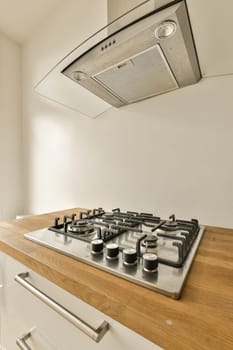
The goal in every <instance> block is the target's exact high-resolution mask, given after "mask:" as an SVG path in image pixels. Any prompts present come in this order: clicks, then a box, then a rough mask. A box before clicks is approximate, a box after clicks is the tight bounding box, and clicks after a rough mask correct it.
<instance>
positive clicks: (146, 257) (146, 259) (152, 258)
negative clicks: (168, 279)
mask: <svg viewBox="0 0 233 350" xmlns="http://www.w3.org/2000/svg"><path fill="white" fill-rule="evenodd" d="M157 269H158V256H157V254H150V253H145V254H143V270H144V271H146V272H156V271H157Z"/></svg>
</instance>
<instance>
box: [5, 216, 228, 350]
mask: <svg viewBox="0 0 233 350" xmlns="http://www.w3.org/2000/svg"><path fill="white" fill-rule="evenodd" d="M80 210H81V209H70V210H65V211H62V212H56V213H49V214H45V215H37V216H31V217H27V218H23V219H19V220H13V221H11V222H2V223H0V250H2V251H3V252H5V253H6V254H8V255H10V256H12V257H13V258H15V259H17V260H18V261H20V262H21V263H23V264H24V265H26V266H28V267H29V268H31V269H33V270H34V271H36V272H37V273H39V274H41V275H42V276H44V277H46V278H48V279H49V280H51V281H52V282H54V283H56V284H57V285H58V286H60V287H62V288H64V289H65V290H67V291H68V292H70V293H72V294H73V295H75V296H77V297H78V298H80V299H82V300H83V301H85V302H87V303H88V304H90V305H92V306H94V307H95V308H97V309H98V310H100V311H102V312H104V313H105V314H107V315H109V316H110V317H112V318H113V319H115V320H117V321H119V322H121V323H122V324H124V325H125V326H127V327H129V328H131V329H132V330H134V331H136V332H137V333H139V334H141V335H142V336H144V337H145V338H147V339H149V340H151V341H152V342H154V343H156V344H158V345H160V346H161V347H163V348H164V349H168V350H176V349H177V350H187V349H192V350H202V349H203V350H204V349H205V350H209V349H211V350H218V349H221V350H228V349H229V350H230V349H231V350H232V349H233V230H230V229H224V228H216V227H209V226H207V227H206V230H205V233H204V237H203V239H202V241H201V244H200V246H199V249H198V252H197V255H196V257H195V260H194V262H193V265H192V268H191V271H190V273H189V275H188V278H187V280H186V283H185V286H184V290H183V293H182V295H181V299H180V300H173V299H171V298H169V297H166V296H163V295H161V294H159V293H156V292H154V291H151V290H148V289H146V288H144V287H141V286H138V285H135V284H133V283H131V282H128V281H126V280H124V279H121V278H119V277H115V276H112V275H110V274H108V273H106V272H103V271H101V270H98V269H96V268H94V267H91V266H88V265H86V264H84V263H82V262H79V261H76V260H74V259H72V258H69V257H66V256H62V255H61V254H59V253H57V252H54V251H52V250H50V249H48V248H45V247H42V246H39V245H37V244H35V243H33V242H30V241H28V240H26V239H24V237H23V234H24V233H26V232H29V231H33V230H36V229H40V228H44V227H48V226H51V225H52V224H53V219H54V217H55V216H62V215H64V214H70V213H74V212H75V213H78V212H79V211H80Z"/></svg>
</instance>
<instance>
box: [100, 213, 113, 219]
mask: <svg viewBox="0 0 233 350" xmlns="http://www.w3.org/2000/svg"><path fill="white" fill-rule="evenodd" d="M102 218H103V219H113V218H114V213H104V214H103V215H102Z"/></svg>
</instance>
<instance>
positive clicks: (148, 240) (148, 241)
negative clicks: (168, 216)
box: [142, 235, 158, 248]
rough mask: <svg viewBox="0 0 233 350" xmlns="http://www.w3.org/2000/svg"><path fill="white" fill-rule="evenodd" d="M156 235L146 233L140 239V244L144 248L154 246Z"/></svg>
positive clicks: (155, 245)
mask: <svg viewBox="0 0 233 350" xmlns="http://www.w3.org/2000/svg"><path fill="white" fill-rule="evenodd" d="M157 241H158V237H156V236H153V235H147V236H146V237H145V238H144V240H143V241H142V246H143V247H146V248H156V247H157Z"/></svg>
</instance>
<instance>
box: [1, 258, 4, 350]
mask: <svg viewBox="0 0 233 350" xmlns="http://www.w3.org/2000/svg"><path fill="white" fill-rule="evenodd" d="M3 269H4V254H3V253H1V252H0V350H1V349H2V348H1V344H2V307H3V303H2V286H3Z"/></svg>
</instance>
